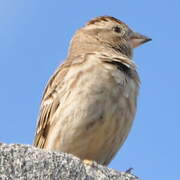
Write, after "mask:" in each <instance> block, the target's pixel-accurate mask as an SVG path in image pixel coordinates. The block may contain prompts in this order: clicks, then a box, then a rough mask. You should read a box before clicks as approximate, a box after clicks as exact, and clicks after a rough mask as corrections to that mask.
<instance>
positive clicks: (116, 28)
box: [113, 26, 121, 33]
mask: <svg viewBox="0 0 180 180" xmlns="http://www.w3.org/2000/svg"><path fill="white" fill-rule="evenodd" d="M113 31H115V32H117V33H120V32H121V28H120V27H118V26H115V27H113Z"/></svg>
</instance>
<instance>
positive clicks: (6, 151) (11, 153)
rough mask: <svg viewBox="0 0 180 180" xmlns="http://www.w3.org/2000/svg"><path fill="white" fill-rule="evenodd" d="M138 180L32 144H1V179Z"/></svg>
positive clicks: (126, 174)
mask: <svg viewBox="0 0 180 180" xmlns="http://www.w3.org/2000/svg"><path fill="white" fill-rule="evenodd" d="M29 179H30V180H34V179H37V180H41V179H42V180H50V179H52V180H56V179H57V180H61V179H63V180H75V179H77V180H81V179H82V180H93V179H100V180H115V179H118V180H138V178H137V177H136V176H134V175H132V174H129V173H125V172H118V171H115V170H112V169H109V168H107V167H104V166H101V165H99V164H97V163H95V162H93V164H92V165H86V164H84V163H83V162H82V161H81V160H80V159H79V158H77V157H74V156H73V155H71V154H66V153H62V152H54V151H48V150H43V149H38V148H35V147H33V146H30V145H21V144H10V145H7V144H4V143H0V180H29Z"/></svg>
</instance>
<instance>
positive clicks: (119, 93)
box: [34, 16, 150, 165]
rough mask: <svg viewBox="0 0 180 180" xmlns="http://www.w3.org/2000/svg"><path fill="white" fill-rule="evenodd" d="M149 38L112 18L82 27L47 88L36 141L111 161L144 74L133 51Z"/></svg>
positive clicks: (127, 125) (127, 127)
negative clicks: (136, 62) (138, 69)
mask: <svg viewBox="0 0 180 180" xmlns="http://www.w3.org/2000/svg"><path fill="white" fill-rule="evenodd" d="M149 40H150V39H149V38H147V37H145V36H143V35H140V34H138V33H135V32H133V31H132V30H131V29H130V28H129V27H128V26H127V25H126V24H124V23H123V22H121V21H119V20H118V19H115V18H113V17H109V16H102V17H98V18H95V19H93V20H91V21H89V22H88V23H87V24H86V25H85V26H84V27H82V28H81V29H80V30H78V31H77V32H76V33H75V35H74V37H73V39H72V41H71V45H70V49H69V53H68V57H67V59H66V61H65V62H64V64H63V65H61V66H59V67H58V69H57V71H56V72H55V73H54V75H53V76H52V77H51V79H50V81H49V82H48V85H47V87H46V89H45V92H44V96H43V98H42V103H41V107H40V115H39V121H38V124H37V130H36V136H35V140H34V145H35V146H37V147H40V148H45V149H50V150H56V151H63V152H67V153H71V154H74V155H75V156H77V157H79V158H81V159H89V160H94V161H97V162H98V163H100V164H103V165H107V164H108V163H109V162H110V161H111V159H112V158H113V157H114V155H115V153H116V152H117V151H118V149H119V148H120V146H121V145H122V144H123V143H124V141H125V139H126V137H127V135H128V133H129V130H130V128H131V125H132V122H133V119H134V116H135V112H136V101H137V95H138V89H139V77H138V74H137V71H136V66H135V64H134V62H133V61H132V50H133V48H134V47H137V46H139V45H140V44H143V43H145V42H147V41H149Z"/></svg>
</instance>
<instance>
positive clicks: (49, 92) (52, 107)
mask: <svg viewBox="0 0 180 180" xmlns="http://www.w3.org/2000/svg"><path fill="white" fill-rule="evenodd" d="M70 64H71V63H70V62H69V63H67V62H66V64H63V65H61V67H59V68H58V69H57V71H56V72H55V73H54V75H53V76H52V78H51V79H50V81H49V82H48V85H47V87H46V89H45V92H44V95H43V97H42V102H41V107H40V115H39V120H38V124H37V129H36V134H35V139H34V146H36V147H39V148H43V147H44V145H45V142H46V139H47V135H48V131H49V127H50V124H51V120H52V116H53V115H54V113H55V111H56V110H57V108H58V106H59V104H60V101H59V98H58V89H60V88H61V86H62V85H63V79H64V76H65V75H66V73H67V72H68V70H69V67H70Z"/></svg>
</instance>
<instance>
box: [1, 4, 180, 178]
mask: <svg viewBox="0 0 180 180" xmlns="http://www.w3.org/2000/svg"><path fill="white" fill-rule="evenodd" d="M99 15H111V16H114V17H117V18H119V19H121V20H123V21H124V22H126V23H127V24H128V25H129V26H130V27H131V28H133V29H134V30H135V31H137V32H140V33H142V34H144V35H147V36H149V37H151V38H152V39H153V41H152V42H149V43H147V44H144V45H143V46H141V47H139V48H137V49H135V52H134V54H135V55H134V60H135V62H136V63H137V65H138V71H139V74H140V77H141V81H142V85H141V91H140V95H139V101H138V111H137V115H136V119H135V122H134V125H133V128H132V131H131V133H130V135H129V137H128V139H127V141H126V142H125V144H124V146H123V147H122V148H121V150H120V151H119V153H118V154H117V156H116V157H115V158H114V160H113V161H112V163H111V164H110V165H109V167H110V168H114V169H116V170H126V169H127V168H129V167H133V168H134V169H135V170H134V173H135V174H136V175H138V176H139V177H140V178H141V179H144V180H170V179H172V180H179V179H180V165H179V163H180V140H179V139H180V116H179V114H178V113H180V95H179V93H180V58H179V52H180V45H179V43H180V22H179V18H180V2H179V0H171V1H169V0H159V1H157V0H151V1H144V0H139V1H132V0H126V1H125V0H124V1H120V0H113V1H97V0H96V1H95V0H91V1H84V0H77V1H72V0H71V1H70V0H66V1H59V0H52V1H47V0H39V1H37V0H1V1H0V68H1V70H0V82H1V88H0V99H1V103H0V114H1V126H0V142H6V143H24V144H31V143H32V140H33V136H34V131H35V124H36V119H37V114H38V111H39V104H40V100H41V96H42V93H43V89H44V86H45V84H46V82H47V80H48V79H49V77H50V75H51V74H52V73H53V71H54V70H55V68H56V67H57V66H58V64H59V63H60V62H62V60H63V59H65V57H66V54H67V48H68V45H69V40H70V39H71V37H72V35H73V33H74V31H75V30H76V29H77V28H79V27H81V26H82V25H83V24H84V23H85V22H86V21H88V20H89V19H91V18H92V17H96V16H99Z"/></svg>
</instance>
